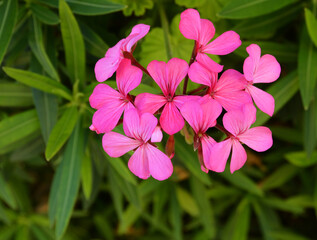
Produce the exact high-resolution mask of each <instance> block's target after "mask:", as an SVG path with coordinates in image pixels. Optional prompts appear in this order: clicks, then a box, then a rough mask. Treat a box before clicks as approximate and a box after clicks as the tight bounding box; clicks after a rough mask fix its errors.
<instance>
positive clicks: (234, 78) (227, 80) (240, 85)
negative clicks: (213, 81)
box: [215, 69, 246, 92]
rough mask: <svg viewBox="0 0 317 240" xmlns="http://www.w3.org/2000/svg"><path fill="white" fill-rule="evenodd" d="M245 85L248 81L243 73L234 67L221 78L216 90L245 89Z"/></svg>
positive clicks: (231, 90)
mask: <svg viewBox="0 0 317 240" xmlns="http://www.w3.org/2000/svg"><path fill="white" fill-rule="evenodd" d="M245 86H246V82H245V80H244V76H243V74H242V73H240V72H238V71H236V70H234V69H228V70H226V71H225V72H224V73H223V74H222V75H221V77H220V78H219V80H218V82H217V85H216V87H215V91H217V92H219V91H222V92H225V91H226V92H234V91H238V90H244V89H245Z"/></svg>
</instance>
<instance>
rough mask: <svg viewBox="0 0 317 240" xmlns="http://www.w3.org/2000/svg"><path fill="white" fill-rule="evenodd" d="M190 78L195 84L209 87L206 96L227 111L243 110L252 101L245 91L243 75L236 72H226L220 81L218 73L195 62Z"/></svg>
mask: <svg viewBox="0 0 317 240" xmlns="http://www.w3.org/2000/svg"><path fill="white" fill-rule="evenodd" d="M188 76H189V78H190V79H191V80H192V81H193V82H195V83H199V84H203V85H206V86H208V87H209V89H208V91H207V95H206V96H209V97H210V98H213V99H215V100H216V101H217V102H219V103H220V104H221V106H222V107H223V108H224V109H225V110H226V111H230V110H233V109H236V108H241V107H242V106H243V105H244V104H246V103H250V102H251V101H252V100H251V98H250V96H249V94H247V93H246V92H245V91H244V89H245V80H244V77H243V74H241V73H239V72H238V71H236V70H233V69H228V70H226V71H225V72H224V73H223V74H222V75H221V77H220V79H219V80H218V73H216V72H212V70H211V69H210V68H208V69H207V68H205V67H203V66H202V65H201V64H199V63H197V62H195V63H193V64H192V65H191V66H190V68H189V70H188Z"/></svg>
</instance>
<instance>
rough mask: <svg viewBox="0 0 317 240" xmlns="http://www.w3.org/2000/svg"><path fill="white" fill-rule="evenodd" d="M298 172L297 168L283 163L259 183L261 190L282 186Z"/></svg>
mask: <svg viewBox="0 0 317 240" xmlns="http://www.w3.org/2000/svg"><path fill="white" fill-rule="evenodd" d="M297 172H298V168H296V167H294V166H293V165H290V164H284V165H283V166H281V167H280V168H278V169H277V170H275V171H274V172H273V173H272V174H271V175H270V176H269V177H267V178H266V179H264V181H263V182H262V183H261V187H262V189H263V190H270V189H274V188H277V187H280V186H282V185H283V184H285V183H286V182H288V181H289V180H290V179H292V178H293V177H294V176H295V175H296V174H297Z"/></svg>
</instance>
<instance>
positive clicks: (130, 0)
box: [119, 0, 153, 16]
mask: <svg viewBox="0 0 317 240" xmlns="http://www.w3.org/2000/svg"><path fill="white" fill-rule="evenodd" d="M119 2H123V3H124V4H127V5H128V6H127V7H126V8H124V9H123V14H124V15H125V16H131V15H132V14H133V13H134V15H135V16H142V15H144V14H145V10H146V9H152V8H153V0H123V1H119Z"/></svg>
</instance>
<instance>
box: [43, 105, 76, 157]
mask: <svg viewBox="0 0 317 240" xmlns="http://www.w3.org/2000/svg"><path fill="white" fill-rule="evenodd" d="M77 120H78V110H77V107H76V106H70V107H69V108H67V109H66V110H65V112H64V113H63V115H62V117H61V118H60V119H59V120H58V121H57V123H56V125H55V126H54V128H53V130H52V132H51V134H50V136H49V139H48V142H47V145H46V149H45V157H46V159H47V160H50V159H52V157H54V156H55V154H56V153H57V152H58V151H59V150H60V149H61V148H62V147H63V145H64V144H65V142H66V141H67V139H68V138H69V136H70V135H71V133H72V132H73V129H74V127H75V125H76V122H77Z"/></svg>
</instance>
